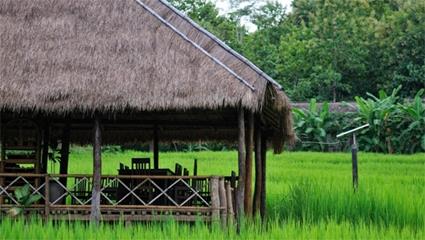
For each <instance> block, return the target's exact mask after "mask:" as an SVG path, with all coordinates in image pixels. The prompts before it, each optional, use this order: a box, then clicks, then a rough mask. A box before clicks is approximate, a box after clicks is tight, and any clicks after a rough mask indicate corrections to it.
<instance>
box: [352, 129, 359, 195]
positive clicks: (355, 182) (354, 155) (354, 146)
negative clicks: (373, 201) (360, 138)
mask: <svg viewBox="0 0 425 240" xmlns="http://www.w3.org/2000/svg"><path fill="white" fill-rule="evenodd" d="M357 151H358V148H357V139H356V134H355V133H353V144H352V145H351V160H352V166H353V188H354V192H356V191H357V188H358V187H359V176H358V171H357Z"/></svg>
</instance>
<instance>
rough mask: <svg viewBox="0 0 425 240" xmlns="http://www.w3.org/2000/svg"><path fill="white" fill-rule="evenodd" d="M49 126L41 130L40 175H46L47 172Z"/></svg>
mask: <svg viewBox="0 0 425 240" xmlns="http://www.w3.org/2000/svg"><path fill="white" fill-rule="evenodd" d="M49 135H50V133H49V125H48V124H46V125H45V126H44V129H43V153H42V155H41V165H42V166H43V168H42V173H47V171H48V167H47V164H48V159H49Z"/></svg>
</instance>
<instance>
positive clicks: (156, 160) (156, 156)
mask: <svg viewBox="0 0 425 240" xmlns="http://www.w3.org/2000/svg"><path fill="white" fill-rule="evenodd" d="M153 165H154V169H158V168H159V138H158V125H155V126H154V130H153Z"/></svg>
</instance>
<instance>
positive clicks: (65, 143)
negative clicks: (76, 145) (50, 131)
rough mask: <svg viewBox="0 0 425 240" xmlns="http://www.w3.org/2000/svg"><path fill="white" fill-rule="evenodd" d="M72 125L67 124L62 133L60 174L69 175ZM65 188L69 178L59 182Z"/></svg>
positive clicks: (61, 179)
mask: <svg viewBox="0 0 425 240" xmlns="http://www.w3.org/2000/svg"><path fill="white" fill-rule="evenodd" d="M69 134H70V124H69V123H66V124H65V127H64V128H63V132H62V149H61V161H60V169H59V173H60V174H68V160H69V140H70V139H69V138H70V136H69ZM59 181H60V182H61V183H62V184H63V185H64V186H65V187H66V186H67V178H66V177H63V178H60V180H59Z"/></svg>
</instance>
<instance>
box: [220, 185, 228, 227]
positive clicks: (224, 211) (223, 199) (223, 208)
mask: <svg viewBox="0 0 425 240" xmlns="http://www.w3.org/2000/svg"><path fill="white" fill-rule="evenodd" d="M219 188H220V189H219V195H220V208H221V211H220V213H221V214H220V218H221V225H222V227H223V228H225V227H226V225H227V199H226V188H225V186H224V178H220V180H219Z"/></svg>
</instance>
